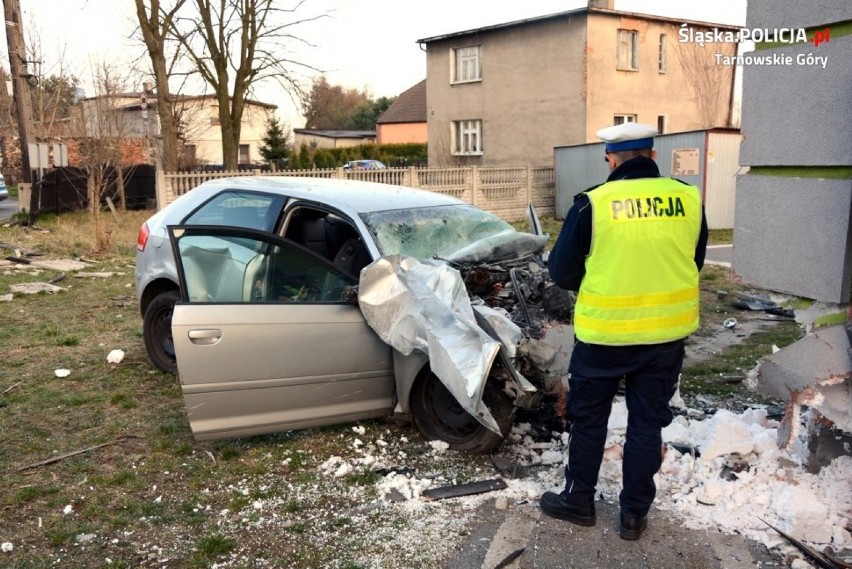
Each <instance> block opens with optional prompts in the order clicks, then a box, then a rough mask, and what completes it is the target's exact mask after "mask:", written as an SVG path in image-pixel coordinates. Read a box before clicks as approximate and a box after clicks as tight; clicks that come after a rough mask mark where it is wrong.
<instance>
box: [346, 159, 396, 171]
mask: <svg viewBox="0 0 852 569" xmlns="http://www.w3.org/2000/svg"><path fill="white" fill-rule="evenodd" d="M385 168H387V166H385V165H384V164H383V163H382V162H379V161H378V160H350V161H349V162H347V163H346V164H344V165H343V169H344V170H384V169H385Z"/></svg>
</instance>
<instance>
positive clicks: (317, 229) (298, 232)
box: [285, 210, 330, 259]
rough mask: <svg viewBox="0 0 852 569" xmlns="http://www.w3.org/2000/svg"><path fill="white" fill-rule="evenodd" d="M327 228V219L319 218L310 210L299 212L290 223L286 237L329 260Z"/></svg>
mask: <svg viewBox="0 0 852 569" xmlns="http://www.w3.org/2000/svg"><path fill="white" fill-rule="evenodd" d="M325 226H326V221H325V218H323V217H318V216H317V215H316V214H315V213H312V212H310V211H309V210H299V211H297V212H296V214H295V215H294V216H293V219H292V220H291V221H290V226H289V227H288V228H287V233H286V235H285V237H287V239H290V240H292V241H295V242H296V243H299V244H300V245H304V246H305V247H307V248H308V249H310V250H311V251H313V252H314V253H316V254H318V255H321V256H322V257H325V258H326V259H329V258H330V255H329V250H328V243H327V241H326V227H325Z"/></svg>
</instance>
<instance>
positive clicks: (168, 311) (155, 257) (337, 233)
mask: <svg viewBox="0 0 852 569" xmlns="http://www.w3.org/2000/svg"><path fill="white" fill-rule="evenodd" d="M546 240H547V239H546V237H544V236H538V235H533V234H529V233H522V232H518V231H516V230H515V229H514V228H513V227H512V226H511V225H510V224H508V223H506V222H505V221H503V220H501V219H500V218H498V217H497V216H495V215H493V214H490V213H488V212H485V211H483V210H481V209H478V208H476V207H473V206H471V205H469V204H467V203H465V202H462V201H460V200H457V199H455V198H452V197H449V196H445V195H442V194H438V193H433V192H427V191H421V190H415V189H411V188H405V187H398V186H390V185H383V184H373V183H369V182H356V181H342V180H322V179H314V178H263V177H251V178H235V179H222V180H216V181H212V182H207V183H205V184H202V185H201V186H199V187H198V188H196V189H194V190H192V191H191V192H189V193H188V194H186V195H185V196H182V197H181V198H179V199H178V200H176V201H175V202H174V203H173V204H171V205H170V206H168V207H166V208H164V209H163V210H162V211H161V212H159V213H158V214H156V215H155V216H153V217H152V218H151V219H149V220H148V222H147V223H146V225H145V226H143V230H142V231H140V240H139V246H138V249H139V252H138V254H137V270H136V277H137V292H138V295H139V299H140V307H141V309H142V313H143V315H144V322H145V340H146V347H148V352H149V355H150V356H151V358H152V360H153V361H155V362H157V359H158V358H159V359H160V363H158V365H159V366H160V367H166V368H168V367H169V364H170V361H169V360H168V356H169V352H170V351H171V352H172V353H173V354H174V366H175V367H176V369H177V370H178V371H179V376H180V383H181V389H182V391H183V395H184V399H185V403H186V410H187V415H188V418H189V422H190V425H191V428H192V431H193V433H194V435H195V437H196V438H197V439H199V440H205V439H215V438H232V437H240V436H248V435H256V434H263V433H271V432H277V431H283V430H291V429H300V428H307V427H315V426H321V425H328V424H334V423H343V422H349V421H356V420H361V419H369V418H379V417H386V416H394V417H397V418H401V419H405V420H411V421H413V423H414V424H415V426H416V427H417V429H418V430H419V431H420V432H421V434H422V435H423V436H424V437H425V438H427V439H429V440H434V439H439V440H443V441H446V442H447V443H448V444H449V445H450V447H451V448H453V449H456V450H464V451H470V452H487V451H489V450H492V449H493V448H495V447H496V446H497V445H499V444H500V442H501V441H502V439H503V437H504V436H505V435H506V434H507V433H508V432H509V430H510V428H511V425H512V422H513V420H514V419H515V415H516V413H517V412H518V410H519V409H535V408H536V406H538V405H539V404H540V403H541V400H542V397H544V396H545V394H546V393H547V392H548V391H550V388H551V387H552V385H553V383H554V382H557V381H559V378H560V376H561V374H562V373H563V372H564V366H565V364H566V362H567V353H566V348H567V349H570V342H571V337H570V327H568V326H567V323H568V322H569V321H570V316H571V307H572V304H571V297H570V296H569V295H568V294H567V293H565V292H564V291H561V290H560V289H558V288H557V287H556V286H555V285H553V283H551V282H550V281H549V279H548V278H547V271H546V268H545V264H544V262H543V261H542V254H543V252H544V247H545V243H546ZM169 242H170V246H168V245H167V244H168V243H169ZM161 364H164V365H161Z"/></svg>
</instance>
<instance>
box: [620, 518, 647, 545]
mask: <svg viewBox="0 0 852 569" xmlns="http://www.w3.org/2000/svg"><path fill="white" fill-rule="evenodd" d="M646 527H648V516H631V515H629V514H621V531H619V532H618V535H620V536H621V539H626V540H628V541H634V540H637V539H639V538H640V537H642V533H643V532H644V531H645V528H646Z"/></svg>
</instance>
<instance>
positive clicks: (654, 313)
mask: <svg viewBox="0 0 852 569" xmlns="http://www.w3.org/2000/svg"><path fill="white" fill-rule="evenodd" d="M587 195H588V196H589V200H590V202H591V204H592V244H591V248H590V250H589V255H588V257H586V274H585V276H584V277H583V282H582V283H581V284H580V291H579V294H578V296H577V303H576V306H575V307H574V332H575V334H576V335H577V338H579V339H580V340H582V341H583V342H586V343H589V344H604V345H609V346H628V345H637V344H660V343H663V342H669V341H672V340H679V339H681V338H685V337H687V336H688V335H689V334H691V333H692V332H694V331H695V330H696V329H697V328H698V267H696V266H695V247H696V244H697V243H698V237H699V233H700V231H701V216H702V212H701V197H700V195H699V192H698V188H696V187H694V186H688V185H686V184H682V183H680V182H678V181H676V180H672V179H671V178H642V179H636V180H618V181H614V182H608V183H606V184H603V185H601V186H598V187H597V188H595V189H593V190H591V191H590V192H589V193H588V194H587Z"/></svg>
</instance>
